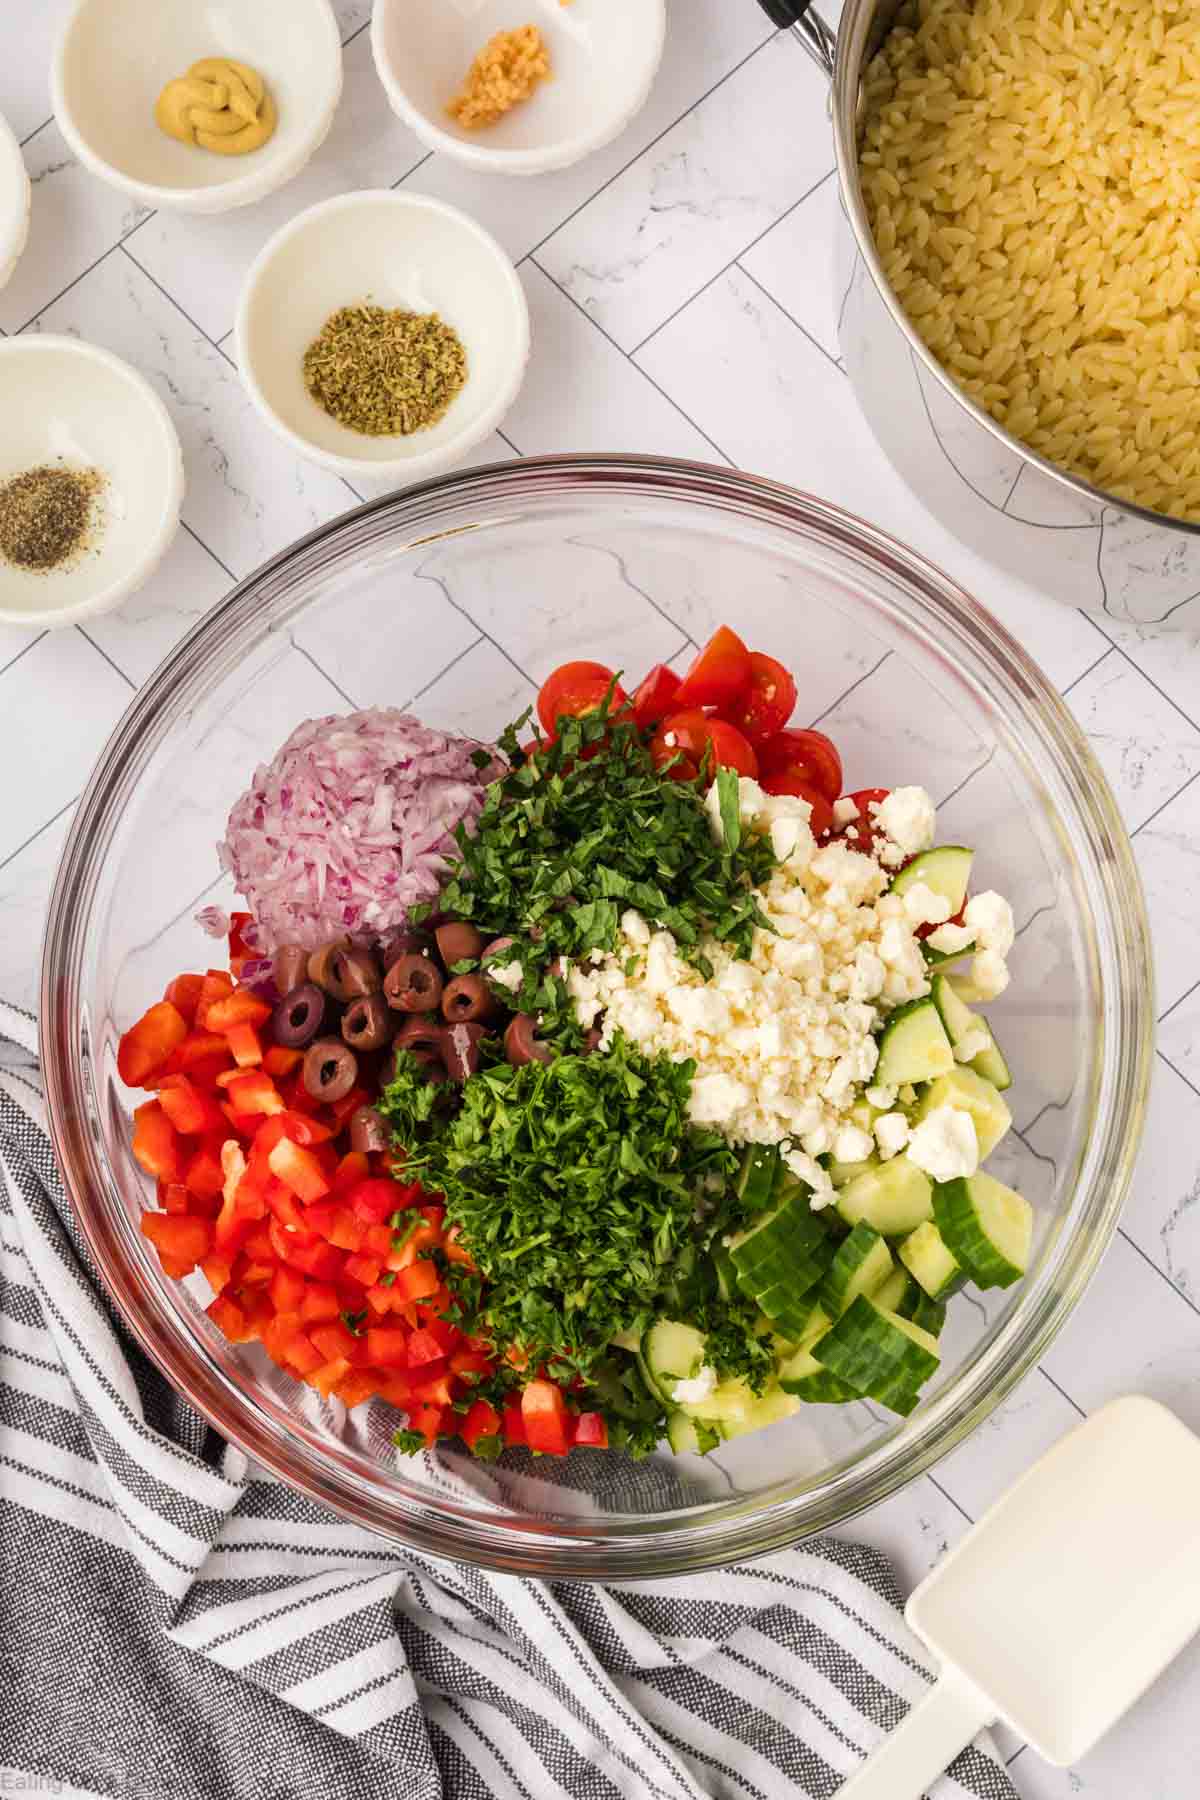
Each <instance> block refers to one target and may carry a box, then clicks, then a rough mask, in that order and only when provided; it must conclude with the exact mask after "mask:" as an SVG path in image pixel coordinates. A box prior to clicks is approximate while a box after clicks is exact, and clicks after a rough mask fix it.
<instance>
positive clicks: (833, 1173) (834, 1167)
mask: <svg viewBox="0 0 1200 1800" xmlns="http://www.w3.org/2000/svg"><path fill="white" fill-rule="evenodd" d="M875 1166H876V1158H875V1157H873V1156H868V1157H866V1158H865V1159H864V1160H863V1161H862V1162H839V1161H838V1160H837V1157H836V1156H831V1157H829V1158H828V1160H827V1162H826V1164H825V1167H826V1169H827V1170H828V1172H829V1179H830V1181H832V1183H833V1185H834V1187H835V1188H844V1187H845V1186H846V1185H847V1183H848V1182H851V1181H857V1179H858V1177H859V1176H860V1175H865V1174H866V1173H867V1171H868V1169H873V1168H875Z"/></svg>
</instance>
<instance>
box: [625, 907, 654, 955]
mask: <svg viewBox="0 0 1200 1800" xmlns="http://www.w3.org/2000/svg"><path fill="white" fill-rule="evenodd" d="M621 936H622V937H623V938H624V939H625V942H626V943H627V944H629V945H631V946H632V947H633V948H634V949H635V950H644V949H645V948H646V945H647V944H648V943H649V942H650V927H649V926H648V925H647V923H646V921H645V919H643V917H642V915H641V913H639V912H634V910H633V908H632V906H631V907H630V908H629V909H628V911H627V912H623V913H622V914H621Z"/></svg>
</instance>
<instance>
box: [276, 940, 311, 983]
mask: <svg viewBox="0 0 1200 1800" xmlns="http://www.w3.org/2000/svg"><path fill="white" fill-rule="evenodd" d="M274 973H275V986H276V987H277V988H278V989H279V991H280V993H281V994H290V993H291V991H292V989H293V988H298V987H299V986H300V984H301V982H302V981H305V980H307V978H308V951H307V950H306V949H305V948H304V945H303V944H280V946H279V948H278V950H277V951H276V952H275V966H274Z"/></svg>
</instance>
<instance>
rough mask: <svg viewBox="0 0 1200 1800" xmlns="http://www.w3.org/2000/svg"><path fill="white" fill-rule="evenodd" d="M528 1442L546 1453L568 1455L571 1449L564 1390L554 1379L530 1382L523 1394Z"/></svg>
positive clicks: (522, 1412) (533, 1448)
mask: <svg viewBox="0 0 1200 1800" xmlns="http://www.w3.org/2000/svg"><path fill="white" fill-rule="evenodd" d="M521 1415H522V1417H523V1418H524V1420H525V1441H526V1442H527V1443H528V1445H529V1448H530V1449H531V1450H540V1451H542V1452H543V1454H544V1455H546V1456H565V1455H566V1453H567V1451H568V1450H569V1449H570V1445H571V1436H570V1416H569V1414H568V1412H567V1404H566V1401H565V1400H564V1399H563V1396H562V1389H561V1388H560V1387H558V1386H557V1384H556V1383H555V1382H553V1381H531V1382H530V1383H529V1384H528V1386H527V1387H526V1388H525V1390H524V1392H523V1393H522V1395H521Z"/></svg>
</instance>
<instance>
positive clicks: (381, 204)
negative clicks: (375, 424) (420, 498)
mask: <svg viewBox="0 0 1200 1800" xmlns="http://www.w3.org/2000/svg"><path fill="white" fill-rule="evenodd" d="M364 303H366V304H370V305H375V306H384V307H388V308H392V307H403V308H404V309H405V310H407V311H409V312H417V313H428V312H436V313H438V314H440V316H441V317H442V319H444V320H445V322H446V324H447V325H451V326H453V328H454V330H455V331H456V332H457V333H458V335H459V337H460V338H461V339H462V342H463V346H464V348H465V350H466V353H467V379H466V382H465V384H464V386H463V388H462V390H461V391H460V392H459V393H458V394H457V395H456V397H455V398H454V400H452V401H451V403H450V406H449V408H448V410H447V411H446V413H445V414H444V416H443V417H442V418H441V419H439V420H438V422H437V424H436V425H431V426H429V427H428V429H426V430H424V431H416V432H412V433H410V435H409V436H407V437H400V436H397V437H369V436H366V435H365V434H363V433H361V432H357V431H351V430H349V429H348V428H347V427H346V426H344V425H339V424H338V422H337V421H336V419H333V418H331V417H330V416H329V414H328V413H327V412H325V411H324V409H323V408H322V407H320V406H319V405H318V404H317V402H316V401H315V400H314V399H313V398H312V396H311V395H310V394H309V392H308V390H307V388H306V387H305V385H304V372H303V363H304V353H305V351H306V350H307V349H308V346H309V345H310V344H311V343H312V341H313V339H314V338H315V337H316V336H317V335H318V333H319V332H320V330H321V327H322V326H323V325H324V323H325V321H326V319H328V318H329V317H330V315H331V314H332V313H335V312H337V310H338V309H339V307H343V306H357V305H361V304H364ZM234 339H235V344H236V348H237V360H238V367H239V369H240V370H241V374H242V380H243V381H244V382H245V384H246V388H247V391H248V392H249V394H250V397H251V399H252V400H253V401H254V404H255V406H257V408H258V410H259V411H260V412H261V414H262V416H263V418H264V419H265V420H266V421H267V423H268V424H269V425H270V426H271V427H272V429H273V430H275V431H277V432H278V433H279V435H280V437H282V438H283V439H284V440H285V441H286V442H287V443H289V444H290V445H291V446H292V448H293V449H294V450H298V451H299V452H300V454H301V455H303V456H307V457H310V458H311V459H312V460H313V461H314V462H319V463H323V464H324V465H325V466H326V467H327V468H330V469H336V470H337V471H338V473H339V474H342V475H347V476H349V477H350V478H351V479H353V477H354V476H355V475H369V476H394V477H396V478H397V479H398V480H402V481H416V480H418V479H420V478H422V477H424V476H427V475H436V474H440V473H441V471H442V470H443V469H448V468H450V467H451V466H452V465H453V464H454V463H456V462H459V461H460V460H461V459H462V458H463V457H464V456H466V455H467V453H468V451H470V450H473V449H474V448H475V446H476V445H477V444H480V443H482V441H483V439H484V438H486V437H487V436H488V434H489V433H490V432H492V431H494V430H495V428H496V426H497V425H498V424H499V423H500V421H501V419H502V418H503V417H504V415H505V413H506V412H507V411H508V409H509V407H510V406H511V405H512V403H513V401H514V400H515V398H516V396H517V391H518V389H519V388H520V386H521V381H522V378H523V376H524V373H525V364H526V362H527V361H528V357H529V311H528V308H527V306H526V303H525V292H524V289H523V288H522V286H521V283H520V281H519V280H518V279H517V272H516V270H515V269H514V268H513V265H512V263H511V262H510V261H509V259H508V257H507V256H506V255H505V254H504V251H503V250H502V249H501V248H500V246H499V244H498V243H497V242H496V240H495V239H494V238H493V237H491V236H489V234H488V233H487V232H486V231H484V230H483V228H482V226H479V225H477V224H476V223H475V221H474V220H473V219H469V218H468V217H467V216H466V214H465V213H461V212H459V211H458V209H457V208H456V207H453V206H447V205H446V204H445V202H444V201H442V200H431V199H429V198H428V197H427V196H426V195H423V194H410V193H408V192H407V191H405V192H399V193H397V192H393V191H392V190H391V189H387V188H384V189H381V190H372V189H368V190H365V191H364V192H362V193H357V194H343V195H340V196H339V197H337V198H336V199H333V200H325V201H323V202H322V203H321V204H320V205H319V206H312V207H310V208H309V209H308V211H307V212H302V213H300V214H299V215H298V216H297V217H296V218H294V219H292V220H291V222H290V223H289V224H287V225H285V226H284V227H283V229H282V230H281V231H279V232H277V233H276V234H275V236H274V237H273V238H272V239H271V240H270V242H269V243H268V244H267V245H266V246H265V248H264V249H263V251H262V252H261V254H260V255H259V257H258V259H257V261H256V262H255V263H254V265H253V267H252V268H251V270H250V272H249V274H248V275H247V277H246V283H245V286H244V288H243V290H242V297H241V301H240V303H239V306H238V314H237V322H236V326H235V332H234Z"/></svg>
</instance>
